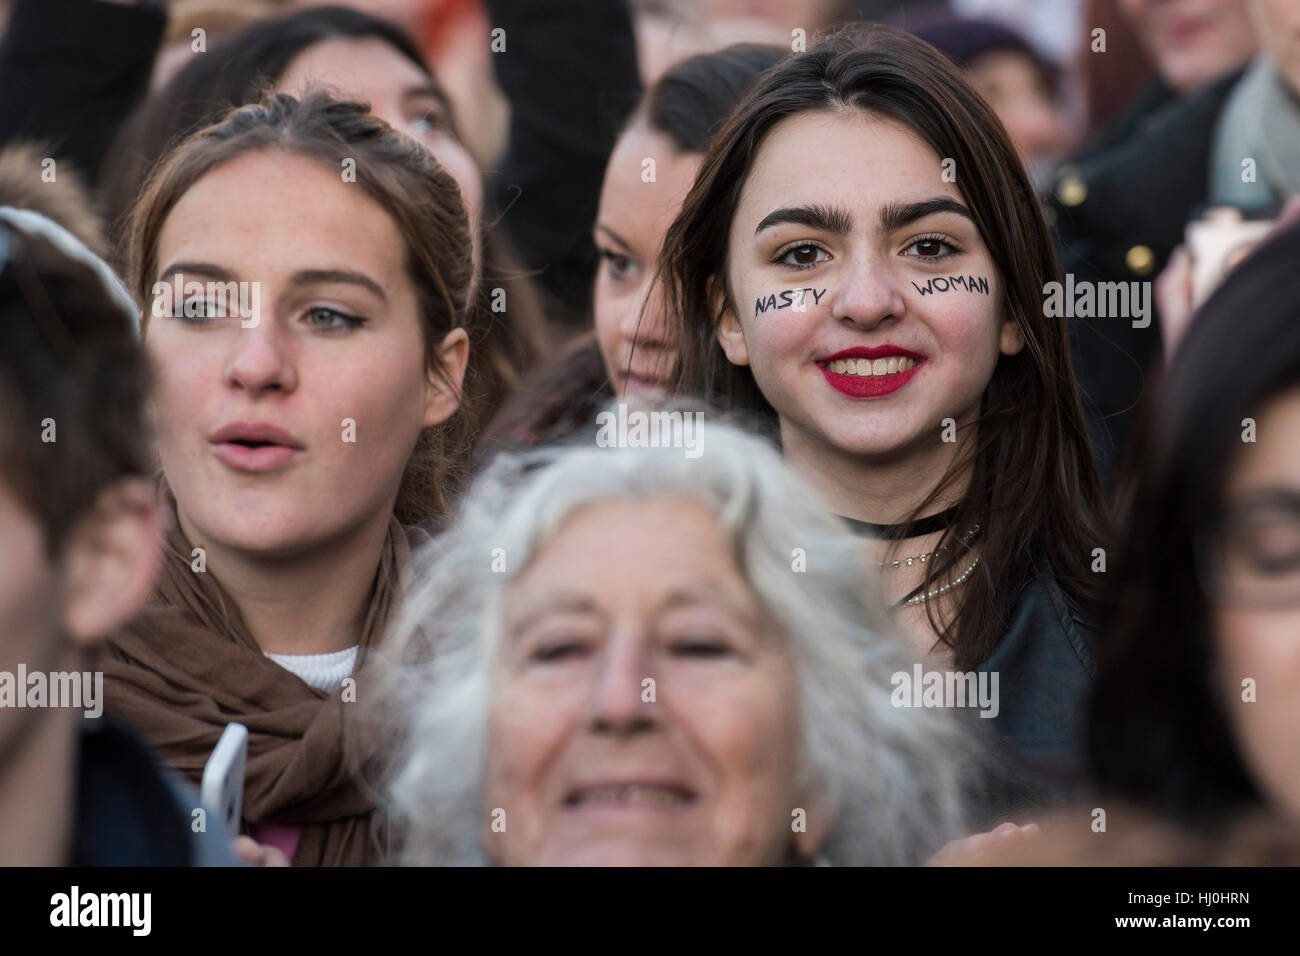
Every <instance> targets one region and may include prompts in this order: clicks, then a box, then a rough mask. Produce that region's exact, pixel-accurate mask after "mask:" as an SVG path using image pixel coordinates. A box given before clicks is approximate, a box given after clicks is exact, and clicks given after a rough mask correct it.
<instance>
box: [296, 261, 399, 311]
mask: <svg viewBox="0 0 1300 956" xmlns="http://www.w3.org/2000/svg"><path fill="white" fill-rule="evenodd" d="M289 282H290V284H292V285H314V284H316V283H318V282H340V283H343V284H345V285H359V286H361V288H363V289H366V290H367V291H369V292H372V293H374V294H375V296H377V297H378V298H379V300H380V301H381V302H383V303H384V304H385V305H387V304H388V296H387V294H386V293H385V292H384V289H383V286H381V285H380V284H379V283H378V282H376V281H375V280H374V279H372V278H370V276H368V275H365V274H364V273H361V272H353V271H352V270H350V269H304V270H302V271H301V272H295V273H294V274H293V277H292V278H290V280H289Z"/></svg>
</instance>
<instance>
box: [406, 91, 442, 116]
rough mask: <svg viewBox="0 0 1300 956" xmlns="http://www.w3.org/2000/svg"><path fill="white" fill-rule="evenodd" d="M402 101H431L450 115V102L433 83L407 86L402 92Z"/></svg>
mask: <svg viewBox="0 0 1300 956" xmlns="http://www.w3.org/2000/svg"><path fill="white" fill-rule="evenodd" d="M402 99H405V100H412V99H431V100H434V101H436V102H437V104H438V106H440V107H441V108H442V111H443V112H444V113H447V114H450V112H451V102H450V101H449V100H448V99H447V94H446V93H444V92H443V90H442V88H441V87H439V86H438V85H437V84H435V83H418V84H416V85H415V86H408V87H407V88H406V89H405V90H403V91H402ZM448 118H450V116H449V117H448Z"/></svg>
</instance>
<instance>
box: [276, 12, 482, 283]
mask: <svg viewBox="0 0 1300 956" xmlns="http://www.w3.org/2000/svg"><path fill="white" fill-rule="evenodd" d="M313 84H314V85H316V86H324V87H326V88H329V89H334V90H337V91H339V92H340V93H342V94H343V95H345V96H348V97H352V98H355V99H358V100H361V101H362V102H365V103H369V104H370V111H371V112H372V113H374V114H375V115H376V116H378V117H379V118H380V119H382V120H384V121H385V122H387V123H388V124H389V125H390V126H392V127H393V128H395V129H399V130H401V131H402V132H403V133H406V134H407V135H409V136H411V137H413V138H414V139H417V140H419V141H420V142H421V143H423V144H424V145H425V146H426V147H428V149H429V151H430V152H431V153H433V155H434V156H436V157H437V159H438V162H440V163H442V165H443V166H445V167H446V168H447V172H449V173H450V174H451V176H452V178H453V179H455V180H456V185H458V186H459V187H460V193H461V196H462V197H463V198H464V200H465V206H466V211H467V212H468V213H469V222H470V234H471V236H473V237H474V241H475V242H476V243H477V242H478V233H479V223H480V218H481V213H482V207H483V175H482V173H480V172H479V168H478V165H477V164H476V163H475V162H474V159H473V157H472V156H470V154H469V151H468V150H466V149H465V147H464V146H463V145H461V142H460V140H459V139H457V138H456V134H455V133H454V132H453V131H452V126H451V106H450V104H449V102H448V100H447V97H446V96H445V95H444V94H443V92H442V89H441V88H440V87H439V86H438V84H437V82H435V81H434V79H433V78H432V77H431V76H429V75H428V74H427V73H425V72H424V71H423V70H421V69H420V68H419V67H417V66H416V65H415V64H414V63H412V62H411V61H410V60H408V59H407V58H406V57H405V56H403V55H402V54H401V53H400V52H398V51H397V50H396V49H394V48H393V47H392V46H390V45H389V44H387V43H385V42H384V41H383V40H379V39H364V40H349V39H342V38H340V39H337V40H323V41H321V42H320V43H317V44H314V45H312V46H310V47H308V48H307V49H305V50H303V51H302V52H301V53H300V54H298V55H297V56H296V57H294V58H293V60H292V61H290V63H289V65H288V66H287V67H286V68H285V71H284V73H283V74H282V75H281V76H280V82H279V83H278V84H277V87H276V88H277V89H279V90H280V91H282V92H285V93H290V94H292V95H294V96H298V95H299V94H301V93H302V91H303V90H304V89H305V88H307V87H308V86H310V85H313ZM476 261H477V257H476Z"/></svg>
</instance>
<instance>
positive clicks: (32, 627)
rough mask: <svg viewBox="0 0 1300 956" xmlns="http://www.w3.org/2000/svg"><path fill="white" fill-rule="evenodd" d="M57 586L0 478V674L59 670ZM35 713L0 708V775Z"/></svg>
mask: <svg viewBox="0 0 1300 956" xmlns="http://www.w3.org/2000/svg"><path fill="white" fill-rule="evenodd" d="M60 590H61V589H60V586H59V575H58V573H57V570H56V569H55V568H54V567H52V566H51V564H50V561H49V557H48V555H47V554H46V551H45V535H44V533H43V532H42V530H41V525H40V522H39V521H38V520H37V518H36V516H35V515H34V514H32V513H31V512H30V511H28V510H27V508H26V507H25V506H24V505H23V503H22V502H21V501H20V500H19V499H18V498H17V497H16V496H15V495H14V493H13V492H12V491H11V490H10V489H9V487H8V485H7V483H6V482H4V481H3V480H0V672H4V673H9V674H16V673H17V672H18V665H19V664H25V665H26V666H27V668H28V670H29V671H44V672H48V671H52V670H59V669H62V668H61V667H60V664H61V663H64V662H62V661H61V660H60V658H61V654H60V646H59V643H60V642H59V640H58V633H59V627H60V621H59V616H60V604H61V596H60ZM18 692H19V693H26V688H25V687H21V688H19V691H18ZM40 713H41V711H38V710H19V709H17V708H10V707H0V773H3V772H4V771H6V770H9V769H11V768H10V767H8V766H7V765H8V764H9V760H8V759H6V758H7V757H9V755H10V754H11V753H13V752H14V749H15V747H17V746H19V745H20V744H21V738H22V737H23V736H24V733H23V730H24V725H27V724H30V723H31V722H32V721H33V720H34V719H35V718H36V717H37V716H38V715H39V714H40ZM3 856H4V855H3V853H0V859H3Z"/></svg>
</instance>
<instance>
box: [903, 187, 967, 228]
mask: <svg viewBox="0 0 1300 956" xmlns="http://www.w3.org/2000/svg"><path fill="white" fill-rule="evenodd" d="M936 212H954V213H956V214H957V215H959V216H965V217H966V218H967V219H969V220H970V221H971V222H974V221H975V217H974V216H972V215H971V214H970V210H969V209H967V208H966V206H965V205H963V204H962V203H959V202H958V201H957V200H955V199H953V198H952V197H951V196H935V197H934V198H933V199H922V200H921V201H920V202H905V203H889V204H888V205H887V206H885V207H884V208H883V209H881V210H880V226H881V228H882V229H884V231H885V232H894V231H896V230H898V229H902V228H903V227H904V226H910V225H911V224H912V223H914V222H916V221H917V220H918V219H924V218H925V217H926V216H932V215H934V214H935V213H936Z"/></svg>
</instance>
